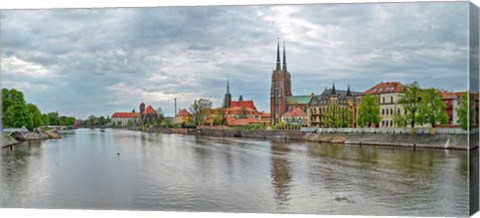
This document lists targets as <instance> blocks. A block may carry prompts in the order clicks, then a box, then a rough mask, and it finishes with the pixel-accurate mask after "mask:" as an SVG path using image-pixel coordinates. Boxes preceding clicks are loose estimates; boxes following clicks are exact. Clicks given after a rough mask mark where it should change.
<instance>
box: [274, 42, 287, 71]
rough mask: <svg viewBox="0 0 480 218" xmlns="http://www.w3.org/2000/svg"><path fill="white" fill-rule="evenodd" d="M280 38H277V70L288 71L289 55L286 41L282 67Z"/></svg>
mask: <svg viewBox="0 0 480 218" xmlns="http://www.w3.org/2000/svg"><path fill="white" fill-rule="evenodd" d="M280 65H281V63H280V39H279V38H277V66H276V67H275V71H279V70H283V71H284V72H287V55H286V52H285V41H283V67H282V68H281V67H280Z"/></svg>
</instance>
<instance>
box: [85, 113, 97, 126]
mask: <svg viewBox="0 0 480 218" xmlns="http://www.w3.org/2000/svg"><path fill="white" fill-rule="evenodd" d="M87 125H88V126H95V125H97V117H95V115H90V116H89V117H88V119H87Z"/></svg>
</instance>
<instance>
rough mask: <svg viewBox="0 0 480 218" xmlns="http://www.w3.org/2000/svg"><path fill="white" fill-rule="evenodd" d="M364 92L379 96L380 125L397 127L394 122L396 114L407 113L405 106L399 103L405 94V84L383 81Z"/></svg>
mask: <svg viewBox="0 0 480 218" xmlns="http://www.w3.org/2000/svg"><path fill="white" fill-rule="evenodd" d="M364 94H371V95H375V96H377V98H378V104H379V106H380V123H379V127H397V125H396V124H395V122H394V118H395V114H397V115H405V110H403V106H402V105H400V104H398V103H397V102H398V100H399V99H400V98H401V97H402V95H403V85H402V84H400V83H399V82H386V83H384V82H381V83H379V84H377V85H375V86H373V87H372V88H370V89H368V90H367V91H365V92H364Z"/></svg>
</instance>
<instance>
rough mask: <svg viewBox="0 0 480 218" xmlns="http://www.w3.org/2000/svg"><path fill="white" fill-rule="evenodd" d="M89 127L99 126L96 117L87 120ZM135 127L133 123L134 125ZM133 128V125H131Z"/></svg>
mask: <svg viewBox="0 0 480 218" xmlns="http://www.w3.org/2000/svg"><path fill="white" fill-rule="evenodd" d="M87 125H88V126H96V125H97V117H95V115H90V116H89V117H88V119H87ZM132 125H133V123H132ZM129 126H131V125H129Z"/></svg>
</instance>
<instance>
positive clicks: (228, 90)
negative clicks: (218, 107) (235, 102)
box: [227, 79, 230, 94]
mask: <svg viewBox="0 0 480 218" xmlns="http://www.w3.org/2000/svg"><path fill="white" fill-rule="evenodd" d="M227 94H230V81H229V80H228V79H227Z"/></svg>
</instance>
